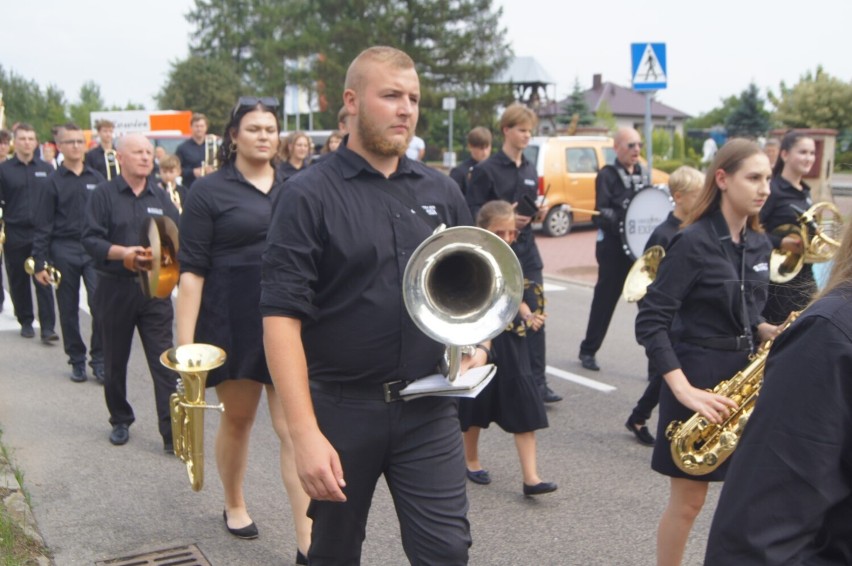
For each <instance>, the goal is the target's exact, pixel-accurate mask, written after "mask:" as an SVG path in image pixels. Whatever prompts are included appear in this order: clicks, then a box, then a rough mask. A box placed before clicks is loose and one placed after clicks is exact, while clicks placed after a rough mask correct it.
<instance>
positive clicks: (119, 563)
mask: <svg viewBox="0 0 852 566" xmlns="http://www.w3.org/2000/svg"><path fill="white" fill-rule="evenodd" d="M179 565H180V566H211V564H210V562H208V561H207V558H205V557H204V554H203V553H202V552H201V549H199V548H198V547H197V546H195V545H194V544H190V545H189V546H178V547H176V548H167V549H165V550H155V551H153V552H146V553H145V554H137V555H135V556H123V557H121V558H109V559H107V560H101V561H99V562H95V566H179Z"/></svg>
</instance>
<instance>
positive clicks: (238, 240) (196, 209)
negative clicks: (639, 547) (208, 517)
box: [163, 96, 311, 563]
mask: <svg viewBox="0 0 852 566" xmlns="http://www.w3.org/2000/svg"><path fill="white" fill-rule="evenodd" d="M277 108H278V101H277V100H276V99H275V98H255V97H251V96H244V97H241V98H240V99H239V102H238V103H237V105H236V107H235V108H234V110H233V112H232V113H231V118H230V121H229V123H228V125H227V127H226V129H225V134H224V136H223V138H222V139H223V143H222V146H221V147H220V149H219V159H218V160H219V163H221V164H223V166H222V167H221V168H220V169H219V170H217V171H215V172H213V173H211V174H210V175H206V176H205V177H203V178H201V179H198V180H197V181H196V183H195V184H194V185H193V188H192V190H191V191H190V193H189V198H188V200H187V201H186V203H185V204H184V212H183V214H182V216H181V227H180V228H181V229H180V251H179V252H178V259H179V262H180V270H181V276H180V294H179V297H178V304H177V333H178V334H177V343H178V345H184V344H192V343H195V342H199V343H206V344H213V345H215V346H219V347H220V348H222V349H223V350H225V351H226V352H227V354H228V358H227V360H226V361H225V364H224V365H223V366H221V367H219V368H217V369H214V370H212V371H211V372H210V374H209V376H208V379H207V386H208V387H210V386H215V387H216V395H217V397H218V398H219V400H220V401H221V402H222V403H223V404H224V405H225V412H224V413H222V417H221V420H220V423H219V430H218V432H217V436H216V464H217V466H218V469H219V477H220V479H221V481H222V487H223V490H224V492H225V511H224V517H223V518H224V520H225V527H226V528H227V530H228V532H230V533H231V534H232V535H234V536H236V537H239V538H256V537H257V536H258V529H257V526H256V525H255V523H254V522H253V521H252V520H251V518H250V517H249V513H248V510H247V509H246V501H245V497H244V494H243V480H244V478H245V473H246V467H247V465H248V448H249V437H250V434H251V429H252V425H253V423H254V420H255V415H256V413H257V407H258V403H259V402H260V398H261V396H262V394H263V391H264V389H265V390H266V396H267V401H268V403H269V413H270V416H271V418H272V424H273V427H274V428H275V432H276V433H277V434H278V438H279V440H280V445H281V448H280V449H281V457H280V461H281V476H282V478H283V480H284V485H285V487H286V489H287V493H288V494H289V496H290V506H291V508H292V511H293V520H294V522H295V525H296V536H297V539H298V540H297V543H298V550H297V554H298V556H299V559H300V560H301V561H302V562H298V561H297V563H304V554H305V553H307V551H308V545H309V544H310V524H311V522H310V520H309V519H308V518H307V508H308V501H309V500H308V496H307V494H305V492H304V491H303V490H302V487H301V485H300V484H299V477H298V475H297V474H296V467H295V463H294V457H293V445H292V442H291V440H290V435H289V433H288V432H287V421H286V420H285V418H284V410H283V407H282V405H281V403H280V402H279V400H278V397H276V395H275V390H274V389H273V387H272V378H271V377H270V375H269V369H268V368H267V366H266V359H265V358H264V351H263V324H262V320H261V316H260V310H259V302H260V266H261V262H260V259H261V253H262V252H263V247H264V244H265V242H266V232H267V229H268V227H269V219H270V216H271V214H272V201H273V199H274V198H275V196H276V195H277V194H278V192H279V190H280V187H281V183H282V181H283V180H282V179H281V178H280V176H278V175H276V172H275V168H274V167H273V165H272V160H273V158H274V157H275V154H276V150H277V149H278V143H279V142H278V128H279V126H278V119H277V117H276V115H275V112H276V110H277ZM163 170H165V169H163Z"/></svg>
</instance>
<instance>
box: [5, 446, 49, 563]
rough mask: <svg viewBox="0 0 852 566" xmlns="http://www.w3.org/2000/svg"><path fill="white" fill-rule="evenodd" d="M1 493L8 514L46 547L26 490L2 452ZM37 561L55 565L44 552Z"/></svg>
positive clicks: (25, 532) (40, 545)
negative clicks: (28, 501) (25, 492)
mask: <svg viewBox="0 0 852 566" xmlns="http://www.w3.org/2000/svg"><path fill="white" fill-rule="evenodd" d="M0 495H1V496H2V504H3V507H4V508H5V512H6V514H7V515H8V516H9V518H10V519H11V520H12V521H13V522H14V523H15V524H17V525H18V527H20V528H21V530H22V531H23V533H24V536H26V537H27V538H28V539H29V540H30V541H32V542H33V543H34V544H37V545H38V546H39V547H41V548H46V546H45V544H44V538H42V536H41V533H39V530H38V525H37V524H36V520H35V516H34V515H33V511H32V509H31V508H30V505H29V503H27V498H26V496H25V495H24V491H23V489H22V487H21V485H20V484H19V483H18V479H17V477H15V472H14V470H13V469H12V466H11V464H10V463H9V462H8V460H6V458H5V457H4V456H3V455H2V454H0ZM35 561H36V562H35V563H36V564H38V565H39V566H53V564H54V562H53V560H51V559H50V558H48V557H47V556H44V555H43V554H42V555H38V556H36V557H35ZM31 563H32V559H30V561H28V562H27V564H31Z"/></svg>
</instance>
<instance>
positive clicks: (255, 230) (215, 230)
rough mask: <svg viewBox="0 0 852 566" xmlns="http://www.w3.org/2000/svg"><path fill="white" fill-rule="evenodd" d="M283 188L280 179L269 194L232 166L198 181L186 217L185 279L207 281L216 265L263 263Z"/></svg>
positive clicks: (183, 222) (183, 220)
mask: <svg viewBox="0 0 852 566" xmlns="http://www.w3.org/2000/svg"><path fill="white" fill-rule="evenodd" d="M280 185H281V179H280V178H276V180H275V182H274V183H273V185H272V188H271V189H270V190H269V192H268V193H266V194H264V193H263V192H261V191H259V190H258V189H257V188H256V187H255V186H254V185H252V184H251V183H250V182H249V181H247V180H246V178H245V177H244V176H243V175H242V173H240V172H239V171H238V170H237V169H236V167H234V165H233V164H231V163H228V164H227V165H225V166H224V167H222V168H221V169H219V170H218V171H215V172H214V173H211V174H210V175H206V176H204V177H202V178H201V179H198V181H196V183H195V185H193V188H192V190H191V191H190V192H189V197H188V198H187V200H186V202H184V204H183V214H181V217H180V250H179V251H178V260H179V262H180V270H181V273H183V272H185V271H188V272H190V273H195V274H196V275H200V276H201V277H205V276H206V275H207V272H208V271H209V270H210V268H211V267H212V266H213V265H214V264H216V263H221V262H230V263H231V264H236V263H239V262H247V263H255V264H256V263H260V256H261V254H262V253H263V248H264V246H265V245H266V232H267V230H268V228H269V219H270V216H271V211H272V204H271V202H272V199H273V198H274V196H275V194H276V193H277V192H278V190H279V188H280Z"/></svg>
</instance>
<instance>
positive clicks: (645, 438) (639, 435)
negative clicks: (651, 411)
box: [624, 419, 654, 446]
mask: <svg viewBox="0 0 852 566" xmlns="http://www.w3.org/2000/svg"><path fill="white" fill-rule="evenodd" d="M636 424H639V423H634V422H633V421H632V420H630V419H627V422H626V423H624V426H625V427H627V430H629V431H630V432H632V433H633V435H634V436H635V437H636V440H638V441H639V444H644V445H645V446H653V445H654V437H653V436H652V435H651V433H650V431H649V430H648V427H647V426H645V425H644V424H643V425H641V426H640V427H639V428H636V426H635V425H636Z"/></svg>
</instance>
